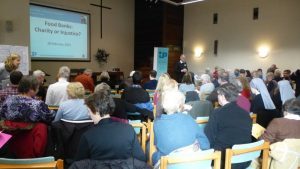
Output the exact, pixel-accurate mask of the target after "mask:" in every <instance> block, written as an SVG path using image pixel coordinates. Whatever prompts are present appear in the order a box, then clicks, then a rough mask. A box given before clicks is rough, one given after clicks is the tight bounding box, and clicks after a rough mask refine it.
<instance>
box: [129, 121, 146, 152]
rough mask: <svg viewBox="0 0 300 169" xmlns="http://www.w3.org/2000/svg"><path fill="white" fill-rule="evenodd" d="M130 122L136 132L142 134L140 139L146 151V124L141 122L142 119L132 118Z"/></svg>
mask: <svg viewBox="0 0 300 169" xmlns="http://www.w3.org/2000/svg"><path fill="white" fill-rule="evenodd" d="M129 124H130V125H131V126H132V127H133V128H134V130H135V133H136V134H137V135H139V136H140V137H139V140H140V143H141V146H142V149H143V151H144V152H146V138H147V133H146V129H147V128H146V124H144V123H141V121H140V120H130V121H129ZM141 131H142V132H141Z"/></svg>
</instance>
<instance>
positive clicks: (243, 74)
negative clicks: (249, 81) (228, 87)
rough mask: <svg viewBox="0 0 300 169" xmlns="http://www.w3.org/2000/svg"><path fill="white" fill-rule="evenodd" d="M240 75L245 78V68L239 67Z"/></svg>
mask: <svg viewBox="0 0 300 169" xmlns="http://www.w3.org/2000/svg"><path fill="white" fill-rule="evenodd" d="M239 74H240V77H244V78H246V70H245V69H240V73H239Z"/></svg>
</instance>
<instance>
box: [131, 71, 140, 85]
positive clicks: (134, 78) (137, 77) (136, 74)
mask: <svg viewBox="0 0 300 169" xmlns="http://www.w3.org/2000/svg"><path fill="white" fill-rule="evenodd" d="M142 78H143V77H142V73H141V72H139V71H135V72H134V74H133V75H132V82H133V84H141V82H142Z"/></svg>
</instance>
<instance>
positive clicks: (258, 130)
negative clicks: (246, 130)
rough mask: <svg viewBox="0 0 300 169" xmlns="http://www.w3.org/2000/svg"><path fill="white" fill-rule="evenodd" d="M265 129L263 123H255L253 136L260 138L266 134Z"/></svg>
mask: <svg viewBox="0 0 300 169" xmlns="http://www.w3.org/2000/svg"><path fill="white" fill-rule="evenodd" d="M265 130H266V129H265V128H264V127H262V126H261V125H259V124H257V123H254V124H253V125H252V136H253V137H255V138H256V139H258V138H259V137H260V136H261V135H262V134H264V132H265Z"/></svg>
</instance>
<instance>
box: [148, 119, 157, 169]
mask: <svg viewBox="0 0 300 169" xmlns="http://www.w3.org/2000/svg"><path fill="white" fill-rule="evenodd" d="M148 127H149V129H148V132H149V135H150V138H149V161H148V163H149V164H150V165H152V155H153V153H154V152H155V151H156V146H155V145H154V131H153V122H148Z"/></svg>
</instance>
